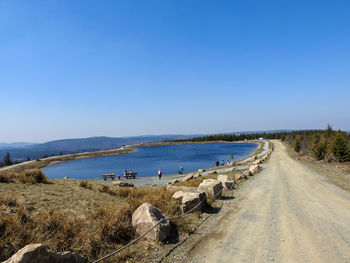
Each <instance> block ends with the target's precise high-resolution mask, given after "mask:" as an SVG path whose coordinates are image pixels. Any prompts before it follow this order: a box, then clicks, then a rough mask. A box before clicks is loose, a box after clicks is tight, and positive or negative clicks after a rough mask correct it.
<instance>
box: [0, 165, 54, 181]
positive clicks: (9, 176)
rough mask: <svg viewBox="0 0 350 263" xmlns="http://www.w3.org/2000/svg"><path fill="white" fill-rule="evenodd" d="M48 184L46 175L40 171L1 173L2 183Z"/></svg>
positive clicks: (28, 170) (0, 179) (27, 170)
mask: <svg viewBox="0 0 350 263" xmlns="http://www.w3.org/2000/svg"><path fill="white" fill-rule="evenodd" d="M14 182H19V183H32V184H35V183H47V182H48V180H47V177H46V175H45V174H44V173H43V172H42V171H41V170H40V169H25V170H22V171H18V172H15V171H12V170H10V171H2V172H0V183H14Z"/></svg>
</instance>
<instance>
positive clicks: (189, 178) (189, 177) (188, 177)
mask: <svg viewBox="0 0 350 263" xmlns="http://www.w3.org/2000/svg"><path fill="white" fill-rule="evenodd" d="M193 176H194V173H189V174H188V175H186V176H185V177H184V178H183V179H182V182H186V181H188V180H191V179H193Z"/></svg>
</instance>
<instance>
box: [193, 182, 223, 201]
mask: <svg viewBox="0 0 350 263" xmlns="http://www.w3.org/2000/svg"><path fill="white" fill-rule="evenodd" d="M198 190H203V191H204V192H205V193H206V194H207V197H211V198H214V197H215V198H219V197H220V196H221V193H222V185H221V182H220V181H219V180H215V179H205V180H204V181H203V182H202V183H201V184H200V185H199V186H198Z"/></svg>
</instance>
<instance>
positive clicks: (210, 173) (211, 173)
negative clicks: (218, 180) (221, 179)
mask: <svg viewBox="0 0 350 263" xmlns="http://www.w3.org/2000/svg"><path fill="white" fill-rule="evenodd" d="M214 174H218V172H217V171H211V172H209V173H208V175H214Z"/></svg>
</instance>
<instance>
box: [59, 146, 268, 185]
mask: <svg viewBox="0 0 350 263" xmlns="http://www.w3.org/2000/svg"><path fill="white" fill-rule="evenodd" d="M252 143H258V147H257V149H256V150H255V151H253V152H252V153H250V154H249V155H248V156H246V157H244V158H242V159H239V160H237V161H235V164H236V167H237V169H238V170H244V169H247V168H248V165H247V164H246V163H245V162H247V161H249V159H251V158H252V156H254V155H258V156H262V155H264V154H266V152H267V151H268V150H269V146H270V143H269V141H259V142H252ZM261 149H262V151H261V152H259V153H257V152H258V151H260V150H261ZM237 164H238V165H237ZM232 167H233V166H226V165H224V166H219V167H216V166H214V167H210V168H207V169H205V172H202V173H201V174H202V176H207V175H209V173H210V172H213V171H216V172H217V173H218V174H221V173H227V172H228V170H230V169H231V168H232ZM199 169H200V168H199ZM197 172H198V170H197V171H191V172H188V173H184V174H165V175H163V176H162V179H161V180H159V178H158V176H146V177H137V178H135V179H124V178H121V179H120V180H117V179H116V180H107V181H104V180H103V179H99V178H95V179H87V181H93V182H95V183H100V184H108V185H111V184H113V182H117V181H123V182H124V181H125V182H130V183H132V184H134V185H135V187H152V186H161V185H165V184H168V183H170V182H171V181H173V180H176V179H178V180H180V181H181V180H182V179H183V178H184V177H185V176H186V175H188V174H190V173H197ZM53 180H62V179H53ZM71 180H78V179H71Z"/></svg>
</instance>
